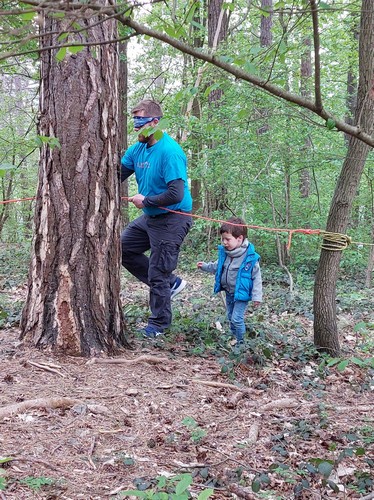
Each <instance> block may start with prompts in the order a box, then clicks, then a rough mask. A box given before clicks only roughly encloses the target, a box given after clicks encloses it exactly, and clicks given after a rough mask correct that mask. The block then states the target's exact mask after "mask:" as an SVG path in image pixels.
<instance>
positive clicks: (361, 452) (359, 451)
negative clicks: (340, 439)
mask: <svg viewBox="0 0 374 500" xmlns="http://www.w3.org/2000/svg"><path fill="white" fill-rule="evenodd" d="M365 453H366V450H365V448H362V447H361V448H357V450H356V451H355V455H356V456H357V457H362V456H363V455H365Z"/></svg>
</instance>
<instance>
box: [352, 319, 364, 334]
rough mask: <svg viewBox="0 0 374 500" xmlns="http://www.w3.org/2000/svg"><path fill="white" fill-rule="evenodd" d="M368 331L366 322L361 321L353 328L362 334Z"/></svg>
mask: <svg viewBox="0 0 374 500" xmlns="http://www.w3.org/2000/svg"><path fill="white" fill-rule="evenodd" d="M366 329H367V324H366V323H365V321H360V322H359V323H356V324H355V326H354V327H353V331H354V332H361V331H362V330H366Z"/></svg>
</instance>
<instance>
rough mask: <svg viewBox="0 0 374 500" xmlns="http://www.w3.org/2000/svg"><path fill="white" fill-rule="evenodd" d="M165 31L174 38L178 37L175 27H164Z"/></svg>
mask: <svg viewBox="0 0 374 500" xmlns="http://www.w3.org/2000/svg"><path fill="white" fill-rule="evenodd" d="M164 31H165V33H166V34H167V35H169V36H171V37H172V38H176V36H177V30H176V29H175V28H174V27H173V26H164Z"/></svg>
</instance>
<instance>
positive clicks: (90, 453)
mask: <svg viewBox="0 0 374 500" xmlns="http://www.w3.org/2000/svg"><path fill="white" fill-rule="evenodd" d="M95 444H96V437H95V436H92V440H91V445H90V448H89V450H88V455H87V459H88V462H89V464H90V465H91V467H92V468H93V469H94V470H96V465H95V464H94V463H93V461H92V454H93V451H94V449H95Z"/></svg>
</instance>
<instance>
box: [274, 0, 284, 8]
mask: <svg viewBox="0 0 374 500" xmlns="http://www.w3.org/2000/svg"><path fill="white" fill-rule="evenodd" d="M285 6H286V3H285V2H283V0H282V1H280V2H276V3H275V4H274V9H283V8H284V7H285Z"/></svg>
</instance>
